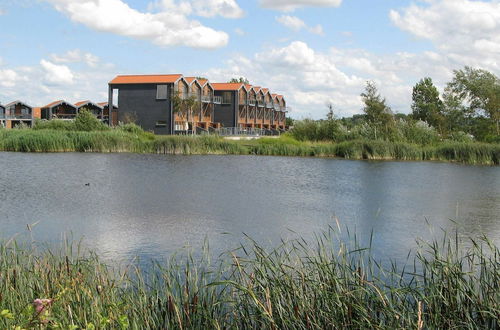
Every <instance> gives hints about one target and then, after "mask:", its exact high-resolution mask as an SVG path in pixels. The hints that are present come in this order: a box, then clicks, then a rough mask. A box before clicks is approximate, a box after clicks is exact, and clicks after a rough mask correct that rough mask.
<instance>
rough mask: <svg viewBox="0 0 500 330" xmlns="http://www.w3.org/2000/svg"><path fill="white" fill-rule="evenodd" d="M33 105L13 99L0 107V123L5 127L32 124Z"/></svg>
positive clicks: (29, 125) (30, 125)
mask: <svg viewBox="0 0 500 330" xmlns="http://www.w3.org/2000/svg"><path fill="white" fill-rule="evenodd" d="M33 121H34V111H33V107H31V106H29V105H27V104H26V103H24V102H21V101H14V102H10V103H9V104H6V105H5V106H1V107H0V124H1V125H2V126H3V127H5V128H13V127H16V126H18V125H26V126H28V127H32V126H33Z"/></svg>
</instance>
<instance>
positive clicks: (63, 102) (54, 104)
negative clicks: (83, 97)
mask: <svg viewBox="0 0 500 330" xmlns="http://www.w3.org/2000/svg"><path fill="white" fill-rule="evenodd" d="M64 104H66V105H69V106H70V107H72V108H75V109H76V106H75V105H74V104H71V103H69V102H66V101H64V100H58V101H54V102H51V103H49V104H47V105H45V106H43V107H42V109H46V108H53V107H57V106H58V105H64Z"/></svg>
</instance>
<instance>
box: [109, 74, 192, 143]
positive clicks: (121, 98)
mask: <svg viewBox="0 0 500 330" xmlns="http://www.w3.org/2000/svg"><path fill="white" fill-rule="evenodd" d="M182 79H183V78H182V75H181V74H169V75H122V76H117V77H116V78H115V79H113V80H112V81H111V82H110V83H109V94H108V104H113V95H114V93H115V92H118V107H119V111H118V121H119V122H123V121H128V120H132V119H133V120H134V121H135V122H136V123H137V124H138V125H139V126H141V127H142V128H143V129H145V130H148V131H154V132H155V134H172V132H173V123H174V121H173V120H172V118H173V111H172V110H173V109H172V108H173V107H172V98H171V95H173V93H174V90H177V85H178V83H179V81H181V80H182Z"/></svg>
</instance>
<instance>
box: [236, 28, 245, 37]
mask: <svg viewBox="0 0 500 330" xmlns="http://www.w3.org/2000/svg"><path fill="white" fill-rule="evenodd" d="M234 33H236V34H237V35H239V36H244V35H245V31H243V30H242V29H240V28H236V29H234Z"/></svg>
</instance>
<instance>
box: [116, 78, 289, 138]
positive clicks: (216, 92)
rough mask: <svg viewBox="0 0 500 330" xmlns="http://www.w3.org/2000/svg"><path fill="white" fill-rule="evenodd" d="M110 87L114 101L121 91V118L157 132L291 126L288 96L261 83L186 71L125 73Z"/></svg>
mask: <svg viewBox="0 0 500 330" xmlns="http://www.w3.org/2000/svg"><path fill="white" fill-rule="evenodd" d="M108 91H109V93H108V103H109V104H111V103H112V101H113V99H114V96H115V95H116V94H115V93H118V97H117V99H118V107H119V110H118V111H117V121H118V122H128V121H134V122H136V123H137V124H138V125H140V126H141V127H142V128H143V129H145V130H149V131H154V132H155V133H156V134H196V133H203V132H210V131H213V130H216V129H219V128H222V127H225V128H259V129H263V130H268V131H269V133H279V132H280V131H284V130H285V129H286V123H285V120H286V112H287V111H288V109H287V107H286V103H285V100H284V97H283V96H281V95H277V94H271V92H270V90H269V89H267V88H261V87H258V86H251V85H245V84H243V83H211V82H210V81H208V80H207V79H205V78H198V77H184V76H183V75H181V74H169V75H121V76H117V77H116V78H114V79H113V80H112V81H111V82H110V83H109V89H108ZM111 124H112V125H116V124H117V123H116V122H115V121H114V120H112V121H111Z"/></svg>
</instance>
